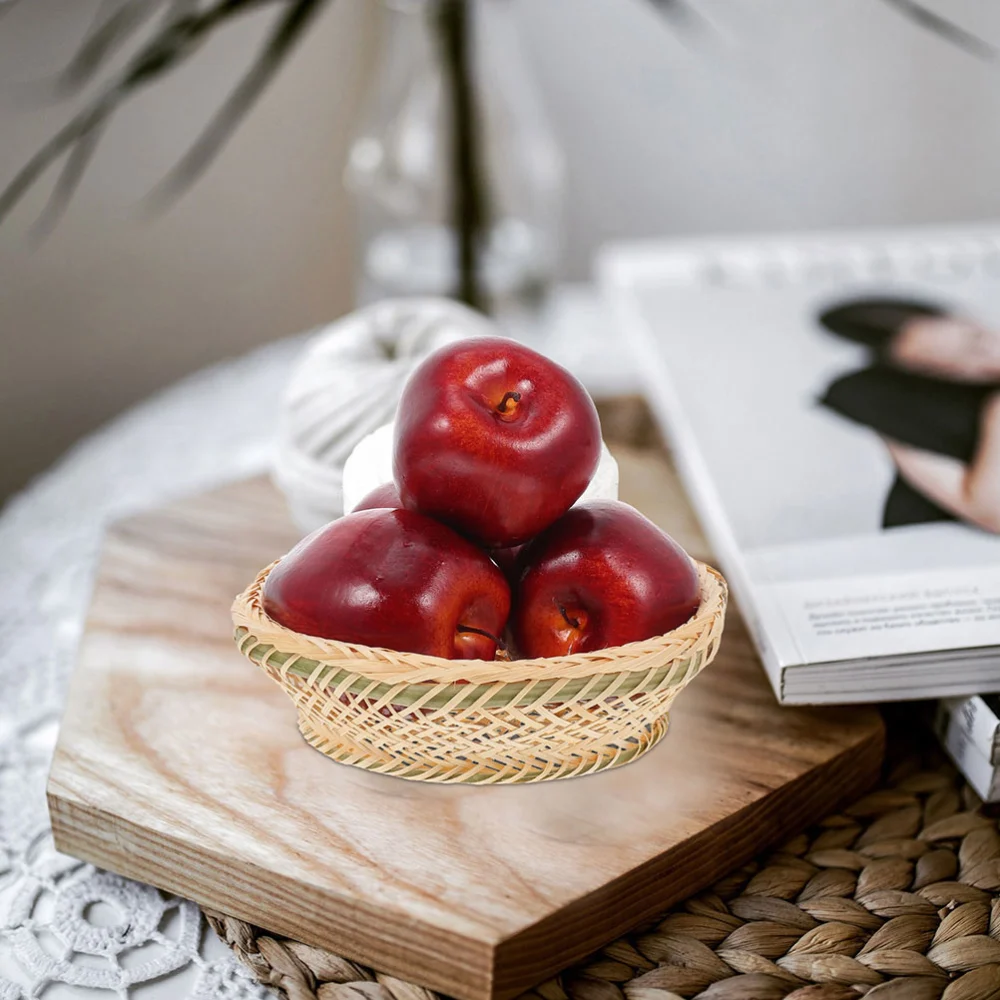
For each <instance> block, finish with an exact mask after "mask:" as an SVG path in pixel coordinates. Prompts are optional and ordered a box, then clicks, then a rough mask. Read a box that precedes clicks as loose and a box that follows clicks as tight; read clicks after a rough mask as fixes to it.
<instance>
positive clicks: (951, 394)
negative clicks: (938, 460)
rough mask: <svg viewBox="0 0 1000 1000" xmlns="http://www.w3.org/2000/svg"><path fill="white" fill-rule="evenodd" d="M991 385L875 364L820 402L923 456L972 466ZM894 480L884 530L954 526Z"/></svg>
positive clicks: (932, 505)
mask: <svg viewBox="0 0 1000 1000" xmlns="http://www.w3.org/2000/svg"><path fill="white" fill-rule="evenodd" d="M996 391H997V386H995V385H966V384H962V383H959V382H948V381H945V380H943V379H936V378H931V377H929V376H926V375H916V374H913V373H911V372H904V371H900V370H898V369H896V368H891V367H889V366H888V365H882V364H874V365H872V366H871V367H869V368H863V369H862V370H861V371H857V372H852V373H851V374H849V375H844V376H842V377H841V378H839V379H837V380H836V381H835V382H833V383H832V384H831V385H830V387H829V388H828V389H827V390H826V393H825V394H824V396H823V397H822V399H821V400H820V402H821V403H822V404H823V405H824V406H826V407H828V408H829V409H831V410H833V411H835V412H836V413H839V414H840V415H841V416H843V417H847V418H848V419H849V420H853V421H854V422H855V423H859V424H862V425H863V426H865V427H870V428H871V429H872V430H874V431H876V432H877V433H879V434H881V435H883V436H884V437H888V438H892V439H893V440H895V441H899V442H900V443H901V444H908V445H912V446H913V447H915V448H922V449H923V450H924V451H932V452H936V453H937V454H939V455H948V456H950V457H951V458H957V459H958V460H959V461H962V462H970V461H971V460H972V457H973V456H974V454H975V451H976V445H977V443H978V440H979V425H980V419H981V414H982V410H983V406H984V405H985V403H986V400H987V398H988V397H989V396H991V395H992V394H993V393H994V392H996ZM956 520H958V518H956V517H955V515H954V514H951V513H950V512H948V511H946V510H944V509H943V508H941V507H939V506H938V505H937V504H936V503H934V502H933V501H932V500H929V499H928V498H927V497H925V496H924V495H923V494H922V493H920V492H918V491H917V490H915V489H914V488H913V487H912V486H910V485H909V483H907V482H906V481H905V480H904V479H903V478H902V477H901V476H898V475H897V476H896V481H895V482H894V483H893V486H892V489H891V490H890V491H889V496H888V497H887V498H886V504H885V511H884V513H883V517H882V527H884V528H893V527H898V526H900V525H904V524H923V523H926V522H930V521H956Z"/></svg>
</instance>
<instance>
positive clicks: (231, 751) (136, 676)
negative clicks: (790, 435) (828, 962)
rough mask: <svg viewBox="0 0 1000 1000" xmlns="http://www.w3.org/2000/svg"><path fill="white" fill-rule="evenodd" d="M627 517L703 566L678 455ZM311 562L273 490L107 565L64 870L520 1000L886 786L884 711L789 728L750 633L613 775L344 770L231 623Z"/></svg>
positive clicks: (655, 474)
mask: <svg viewBox="0 0 1000 1000" xmlns="http://www.w3.org/2000/svg"><path fill="white" fill-rule="evenodd" d="M618 457H619V461H620V462H621V467H622V495H623V497H624V498H625V499H628V500H630V501H632V502H633V503H635V504H636V505H637V506H638V507H640V508H641V509H643V510H645V511H646V512H647V513H648V514H649V515H650V516H652V517H653V518H654V519H655V520H657V521H659V522H660V523H661V524H662V525H663V526H664V527H666V528H667V530H669V531H671V533H673V534H674V535H675V536H676V537H677V538H678V539H679V540H680V541H682V542H683V543H684V544H685V545H686V546H687V547H688V548H689V550H690V551H691V552H692V554H694V555H696V556H699V557H702V558H704V557H707V556H708V553H707V552H706V547H705V543H704V540H703V539H702V538H701V536H700V534H699V533H698V529H697V525H696V523H695V521H694V519H693V517H692V515H691V513H690V510H689V508H688V507H687V504H686V503H685V501H684V500H683V497H682V494H681V493H680V490H679V487H678V485H677V482H676V479H675V477H674V475H673V473H672V471H671V469H670V467H669V465H668V464H667V463H666V460H665V458H664V457H663V455H662V453H660V452H658V451H656V450H641V451H640V450H633V449H618ZM295 539H296V533H295V531H294V530H293V528H292V526H291V524H290V522H289V519H288V515H287V511H286V509H285V506H284V502H283V500H282V499H281V497H280V496H279V495H278V493H277V492H276V491H275V489H274V488H273V487H272V486H271V485H270V483H268V482H267V481H266V480H263V479H258V480H252V481H249V482H244V483H237V484H233V485H231V486H228V487H226V488H224V489H220V490H218V491H216V492H213V493H209V494H206V495H203V496H200V497H195V498H192V499H190V500H186V501H182V502H179V503H175V504H172V505H170V506H167V507H164V508H163V509H160V510H156V511H152V512H150V513H147V514H143V515H141V516H138V517H134V518H131V519H129V520H126V521H122V522H120V523H118V524H116V525H114V526H112V528H111V529H110V531H109V532H108V534H107V539H106V542H105V545H104V551H103V556H102V560H101V564H100V570H99V573H98V577H97V582H96V589H95V592H94V598H93V606H92V608H91V611H90V616H89V620H88V623H87V627H86V634H85V638H84V641H83V644H82V647H81V651H80V656H79V662H78V665H77V668H76V672H75V675H74V677H73V681H72V685H71V690H70V692H69V700H68V706H67V709H66V715H65V719H64V721H63V726H62V730H61V733H60V738H59V745H58V748H57V750H56V755H55V760H54V763H53V766H52V773H51V777H50V781H49V806H50V810H51V814H52V825H53V830H54V833H55V839H56V844H57V846H58V847H59V849H60V850H62V851H65V852H67V853H69V854H73V855H76V856H77V857H80V858H83V859H85V860H88V861H92V862H94V863H96V864H98V865H101V866H102V867H104V868H108V869H111V870H112V871H116V872H120V873H122V874H124V875H128V876H131V877H134V878H138V879H141V880H143V881H146V882H150V883H152V884H153V885H157V886H160V887H162V888H164V889H168V890H171V891H173V892H177V893H180V894H182V895H184V896H187V897H189V898H191V899H194V900H197V901H198V902H199V903H202V904H204V905H206V906H210V907H212V908H215V909H218V910H222V911H224V912H226V913H230V914H233V915H235V916H237V917H240V918H242V919H244V920H247V921H250V922H252V923H254V924H257V925H259V926H261V927H264V928H267V929H269V930H271V931H275V932H278V933H281V934H284V935H287V936H289V937H293V938H296V939H298V940H300V941H304V942H307V943H311V944H315V945H318V946H321V947H324V948H328V949H331V950H333V951H336V952H338V953H340V954H343V955H346V956H348V957H350V958H352V959H355V960H357V961H360V962H362V963H364V964H366V965H372V966H375V967H377V968H379V969H383V970H385V971H387V972H390V973H392V974H395V975H398V976H400V977H402V978H405V979H408V980H411V981H414V982H418V983H423V984H426V985H427V986H429V987H433V988H435V989H437V990H440V991H442V992H444V993H447V994H451V995H454V996H457V997H461V998H465V1000H486V998H493V997H506V996H511V995H514V994H516V993H518V992H519V991H520V990H522V989H524V988H526V987H528V986H531V985H532V984H534V983H536V982H539V981H541V980H542V979H544V978H546V977H547V976H549V975H551V974H552V973H554V972H556V971H558V970H559V969H561V968H563V967H564V966H566V965H568V964H569V963H570V962H573V961H575V960H578V959H580V958H582V957H584V956H585V955H586V954H587V953H588V952H590V951H592V950H594V949H595V948H597V947H598V946H600V945H602V944H603V943H605V942H607V941H608V940H610V939H612V938H614V937H616V936H618V935H620V934H621V933H623V932H625V931H626V930H628V929H630V928H632V927H634V926H635V925H636V924H638V923H640V922H642V921H643V920H646V919H648V918H649V917H650V916H652V915H654V914H655V913H657V912H658V911H660V910H662V909H664V908H665V907H666V906H668V905H669V904H671V903H673V902H676V901H677V900H680V899H683V898H685V897H687V896H689V895H690V894H692V893H693V892H695V891H697V890H698V889H700V888H702V887H703V886H705V885H708V884H710V883H711V882H712V881H713V880H714V879H716V878H718V877H720V876H721V875H723V874H724V873H726V872H728V871H729V870H731V869H732V868H733V867H734V866H736V865H738V864H740V863H742V862H743V861H744V860H746V859H748V858H750V857H751V856H752V855H754V854H755V853H757V852H759V851H760V850H761V849H762V848H764V847H765V846H767V845H769V844H774V843H779V842H781V841H783V840H785V839H787V838H790V837H791V836H792V835H793V834H795V833H796V832H798V831H799V830H801V829H802V828H803V827H805V826H806V825H808V824H809V823H810V822H812V821H814V820H816V819H818V818H820V817H822V816H823V815H825V814H827V813H829V812H830V811H831V810H833V809H834V808H835V807H836V806H837V805H838V804H839V803H841V802H842V801H844V800H845V799H848V798H850V797H852V796H855V795H858V794H859V793H861V792H862V791H863V790H864V789H865V788H866V787H867V786H869V785H870V784H871V783H872V782H873V781H874V779H875V778H876V776H877V771H878V768H879V764H880V761H881V756H882V749H883V730H882V724H881V720H880V718H879V716H878V714H877V713H876V712H875V711H874V710H872V709H865V708H857V707H855V708H851V709H848V710H836V709H823V710H815V711H810V710H802V709H781V708H779V707H778V706H777V705H776V704H775V702H774V699H773V697H772V694H771V691H770V688H769V687H768V684H767V681H766V680H765V677H764V674H763V671H762V670H761V668H760V666H759V663H758V661H757V659H756V657H755V655H754V653H753V650H752V648H751V646H750V643H749V641H748V639H747V635H746V632H745V631H744V629H743V626H742V625H741V623H740V622H739V620H738V617H737V615H736V614H735V612H733V613H732V615H731V618H730V622H729V624H728V626H727V631H726V637H725V639H724V641H723V645H722V651H721V652H720V654H719V657H718V659H717V660H716V662H715V663H714V664H713V665H712V666H711V667H710V668H709V669H708V670H707V671H706V672H705V674H704V675H703V676H702V677H700V678H699V679H698V680H697V681H696V682H695V683H694V684H692V685H691V687H690V688H689V689H688V690H686V691H685V692H684V693H683V694H682V695H681V697H680V699H679V701H678V703H677V706H676V708H675V709H674V711H673V713H672V719H671V729H670V732H669V734H668V736H667V737H666V739H665V740H664V741H663V742H662V743H661V744H660V745H659V746H658V747H657V748H656V749H655V750H653V751H652V752H650V753H649V754H648V755H647V756H645V757H643V758H642V759H640V760H639V761H637V762H635V763H633V764H631V765H628V766H626V767H623V768H621V769H619V770H615V771H609V772H605V773H602V774H597V775H593V776H590V777H585V778H578V779H570V780H564V781H558V782H549V783H543V784H540V785H530V786H503V787H498V786H493V787H488V788H486V787H468V786H440V785H421V784H419V783H414V782H406V781H401V780H399V779H395V778H390V777H385V776H381V775H376V774H371V773H368V772H365V771H361V770H357V769H354V768H351V767H347V766H344V765H339V764H336V763H334V762H332V761H330V760H328V759H327V758H325V757H323V756H322V755H320V754H319V753H317V752H316V751H315V750H313V749H311V748H310V747H309V746H308V745H307V744H306V743H305V742H304V741H303V740H302V739H301V737H300V736H299V734H298V731H297V729H296V726H295V713H294V711H293V709H292V705H291V703H290V702H289V701H288V700H287V699H286V697H285V695H284V694H283V693H282V692H281V691H280V690H279V689H278V688H277V687H276V686H275V685H273V684H272V683H271V682H270V681H269V680H268V679H267V678H266V677H265V676H264V675H263V673H261V672H260V671H259V670H257V669H256V668H254V667H253V666H252V665H251V664H249V663H248V662H246V661H245V660H243V659H242V658H241V657H240V656H239V654H238V653H237V652H236V649H235V648H234V646H233V644H232V641H231V638H230V622H229V605H230V602H231V600H232V598H233V595H234V594H236V593H237V591H239V590H240V589H242V588H243V586H244V585H245V584H246V583H247V581H248V580H250V578H251V577H252V576H253V575H254V573H255V572H256V571H257V569H258V568H259V567H260V566H262V565H264V564H266V563H267V562H269V561H270V560H271V559H273V558H274V557H275V556H277V555H278V554H280V553H281V552H283V551H285V550H286V549H287V548H288V547H289V546H290V545H291V543H292V542H294V541H295Z"/></svg>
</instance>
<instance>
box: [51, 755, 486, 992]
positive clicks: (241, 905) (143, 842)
mask: <svg viewBox="0 0 1000 1000" xmlns="http://www.w3.org/2000/svg"><path fill="white" fill-rule="evenodd" d="M53 773H55V764H54V765H53V771H52V772H50V776H49V782H48V787H47V789H46V797H47V799H48V807H49V817H50V820H51V823H52V836H53V841H54V843H55V847H56V849H57V850H58V851H61V852H62V853H64V854H68V855H70V856H71V857H75V858H79V859H80V860H81V861H86V862H89V863H91V864H94V865H97V866H98V867H103V868H107V869H108V870H111V871H114V872H116V873H117V874H120V875H124V876H125V877H127V878H132V879H136V880H137V881H140V882H145V883H147V884H149V885H152V886H155V887H157V888H159V889H163V890H165V891H166V892H171V893H174V894H176V895H178V896H182V897H183V898H185V899H191V900H193V901H194V902H196V903H198V904H199V905H200V906H204V907H207V908H208V909H212V910H217V911H219V912H221V913H225V914H228V915H229V916H233V917H237V918H238V919H240V920H244V921H246V922H247V923H251V924H254V925H255V926H258V927H261V928H263V929H264V930H267V931H270V932H272V933H274V934H280V935H282V936H283V937H288V938H291V939H292V940H295V941H301V942H303V943H305V944H310V945H314V946H315V947H318V948H325V949H327V950H329V951H333V952H335V953H336V954H339V955H343V956H344V957H345V958H348V959H351V960H352V961H356V962H360V963H361V964H363V965H368V966H371V967H373V968H376V969H378V970H379V971H380V972H387V973H389V974H390V975H396V976H399V977H400V978H403V979H410V980H413V979H417V980H418V981H419V982H420V983H421V984H423V985H426V986H427V987H429V988H431V989H435V990H438V991H440V992H442V993H445V994H447V995H448V996H453V997H456V998H458V1000H494V992H493V981H492V976H493V968H494V964H495V963H494V960H493V959H494V955H493V952H494V945H493V944H491V943H490V942H487V941H482V940H476V939H472V938H468V937H463V936H462V935H459V934H455V933H451V932H449V931H446V930H442V929H441V928H439V927H435V926H434V925H432V924H427V923H419V922H417V921H415V920H414V919H413V918H412V917H411V916H407V915H405V914H400V917H399V921H398V923H396V924H395V925H393V922H392V921H391V920H389V919H388V917H387V912H386V910H385V909H381V908H380V909H379V910H378V911H377V912H376V911H372V912H365V911H364V910H362V909H360V908H359V907H358V906H357V904H356V902H353V901H352V902H351V903H350V904H346V903H345V902H344V901H343V900H339V899H336V898H335V897H333V896H331V895H330V894H329V893H326V892H323V891H322V890H318V889H316V888H315V887H314V886H311V885H309V884H307V883H303V882H299V881H297V880H295V879H291V878H287V877H285V878H284V879H283V882H284V884H283V885H281V886H278V885H276V884H275V883H274V881H273V877H272V876H271V875H270V873H268V872H267V871H266V870H265V869H262V868H260V867H259V866H257V865H254V864H252V863H249V862H243V863H241V864H240V865H239V868H238V869H237V868H236V866H235V865H234V864H233V863H232V860H231V859H227V858H226V856H225V855H224V854H222V853H221V852H220V853H219V854H216V855H210V854H209V853H208V852H206V851H204V850H202V849H198V850H197V851H193V850H192V849H191V848H190V845H188V844H186V843H185V842H184V841H183V840H182V839H179V838H177V837H175V836H172V835H170V834H166V833H163V832H162V831H156V832H155V834H153V833H151V832H150V831H148V830H146V829H145V828H144V827H142V826H139V825H138V824H135V823H132V822H131V821H130V820H128V819H125V818H123V817H121V816H117V815H114V814H111V813H108V812H106V811H105V810H103V809H100V808H99V807H96V806H93V805H90V804H88V803H86V802H84V801H83V800H82V799H80V798H79V797H78V796H77V795H76V794H75V793H74V792H72V791H70V790H64V789H62V788H60V787H58V782H57V781H56V782H54V781H53ZM94 830H102V831H104V832H103V833H102V834H100V835H98V834H95V833H93V831H94ZM164 849H166V850H168V851H170V852H171V853H172V855H173V857H174V859H175V863H174V865H173V866H172V867H164V866H162V865H159V864H158V863H157V862H156V861H155V858H156V856H157V853H158V852H162V851H164ZM177 859H179V860H180V862H181V863H180V864H177V863H176V861H177ZM209 867H211V868H213V869H214V871H215V876H216V877H215V879H214V880H213V879H212V878H211V877H209V878H203V879H200V880H189V879H183V878H179V877H177V876H176V875H175V874H174V872H175V870H180V871H187V872H189V873H190V872H194V871H196V870H199V869H205V868H209ZM264 887H266V888H264ZM262 895H263V900H265V901H266V899H267V897H268V896H270V897H271V898H274V899H276V898H279V897H280V900H281V905H280V906H268V905H266V903H265V905H262ZM250 899H252V900H253V905H250V904H249V903H248V902H247V900H250ZM348 905H349V907H350V911H349V912H344V911H345V909H346V908H347V906H348ZM275 914H277V916H275ZM317 914H323V915H325V919H319V920H317ZM383 935H384V938H383V939H382V940H380V938H382V936H383Z"/></svg>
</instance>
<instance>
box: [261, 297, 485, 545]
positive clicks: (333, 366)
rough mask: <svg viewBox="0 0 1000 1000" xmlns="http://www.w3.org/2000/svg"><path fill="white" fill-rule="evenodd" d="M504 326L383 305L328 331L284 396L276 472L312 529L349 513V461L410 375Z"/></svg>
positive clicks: (415, 303)
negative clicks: (438, 353) (443, 352)
mask: <svg viewBox="0 0 1000 1000" xmlns="http://www.w3.org/2000/svg"><path fill="white" fill-rule="evenodd" d="M497 334H498V330H497V329H496V327H494V325H493V324H492V323H491V322H490V321H489V320H488V319H486V317H484V316H482V315H480V314H479V313H477V312H474V311H473V310H472V309H469V308H467V307H466V306H463V305H461V304H460V303H458V302H453V301H451V300H450V299H443V298H440V299H439V298H413V299H387V300H385V301H383V302H377V303H375V304H374V305H370V306H367V307H365V308H364V309H359V310H357V311H356V312H353V313H351V314H350V315H348V316H345V317H343V318H342V319H339V320H337V321H336V322H335V323H331V324H330V325H329V326H327V327H324V328H323V329H322V330H321V331H320V332H319V333H318V334H317V335H316V336H315V337H314V338H313V339H312V340H311V341H310V342H309V343H308V345H307V346H306V348H305V350H304V351H303V353H302V357H301V358H300V359H299V361H298V362H297V363H296V365H295V367H294V369H293V371H292V375H291V378H290V380H289V383H288V387H287V389H286V390H285V395H284V400H283V403H282V409H281V417H280V421H279V430H278V444H277V448H276V451H275V455H274V463H273V469H272V471H273V474H274V479H275V481H276V482H277V484H278V486H279V487H280V488H281V490H282V492H284V494H285V497H286V498H287V500H288V505H289V508H290V510H291V513H292V517H293V519H294V520H295V522H296V524H297V525H298V527H299V528H300V529H301V530H302V531H306V532H308V531H313V530H315V529H316V528H318V527H320V526H321V525H323V524H326V523H327V522H328V521H331V520H333V518H335V517H339V516H340V515H341V514H342V513H343V472H344V463H345V462H346V461H347V458H348V456H349V455H350V454H351V452H352V451H353V450H354V446H355V445H356V444H357V443H358V442H359V441H360V440H361V439H362V438H363V437H365V436H366V435H368V434H370V433H371V432H372V431H373V430H375V429H376V428H378V427H381V426H382V425H383V424H385V423H386V422H387V421H390V420H392V418H393V417H394V416H395V413H396V405H397V403H398V402H399V396H400V393H401V392H402V389H403V383H404V382H405V381H406V379H407V377H408V376H409V374H410V372H411V371H412V370H413V369H414V368H415V367H416V366H417V365H418V364H419V363H420V362H421V361H422V360H423V359H424V358H425V357H426V356H427V355H428V354H430V353H431V352H432V351H435V350H437V349H438V348H439V347H443V346H444V345H445V344H451V343H454V342H455V341H456V340H462V339H464V338H466V337H475V336H484V335H492V336H496V335H497Z"/></svg>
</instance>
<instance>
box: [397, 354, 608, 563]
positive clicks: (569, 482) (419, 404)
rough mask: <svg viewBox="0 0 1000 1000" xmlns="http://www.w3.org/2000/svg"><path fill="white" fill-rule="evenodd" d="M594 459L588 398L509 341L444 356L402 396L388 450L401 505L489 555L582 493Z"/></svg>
mask: <svg viewBox="0 0 1000 1000" xmlns="http://www.w3.org/2000/svg"><path fill="white" fill-rule="evenodd" d="M600 454H601V426H600V421H599V420H598V417H597V410H596V408H595V407H594V403H593V400H592V399H591V398H590V396H589V395H588V394H587V390H586V389H584V387H583V386H582V385H581V384H580V383H579V382H578V381H577V379H576V378H575V377H574V376H573V375H571V374H570V373H569V372H568V371H566V370H565V369H564V368H561V367H560V366H559V365H557V364H555V363H554V362H552V361H550V360H549V359H548V358H546V357H544V356H543V355H541V354H539V353H537V352H536V351H532V350H531V349H530V348H527V347H524V346H523V345H521V344H517V343H515V342H514V341H511V340H506V339H504V338H502V337H480V338H476V339H474V340H468V341H461V342H459V343H457V344H453V345H449V346H447V347H443V348H441V349H440V350H438V351H436V352H435V353H434V354H432V355H431V356H430V357H429V358H427V359H426V360H425V361H424V362H423V363H422V364H420V365H419V366H418V367H417V368H416V369H415V370H414V371H413V373H412V374H411V375H410V377H409V379H408V380H407V382H406V385H405V386H404V387H403V393H402V397H401V398H400V403H399V409H398V411H397V417H396V425H395V440H394V449H393V473H394V478H395V481H396V485H397V487H398V488H399V495H400V498H401V500H402V502H403V506H404V507H406V508H408V509H410V510H418V511H420V512H421V513H423V514H426V515H428V516H429V517H434V518H436V519H437V520H440V521H443V522H445V523H446V524H449V525H451V526H452V527H453V528H455V529H456V530H457V531H458V532H460V533H461V534H463V535H466V536H468V537H470V538H473V539H475V540H476V541H478V542H480V543H481V544H482V545H484V546H486V547H487V548H502V547H506V546H512V545H518V544H520V543H522V542H526V541H528V539H530V538H531V537H533V536H534V535H536V534H537V533H538V532H539V531H541V530H543V529H544V528H546V527H548V525H550V524H551V523H552V522H553V521H555V520H556V518H558V517H560V516H561V515H562V514H563V513H564V512H565V511H567V510H568V509H569V508H570V506H571V505H572V504H573V503H574V502H575V501H576V500H577V499H579V497H580V496H581V495H582V493H583V491H584V490H585V489H586V488H587V484H588V483H589V482H590V480H591V477H592V476H593V474H594V470H595V469H596V468H597V464H598V461H599V459H600Z"/></svg>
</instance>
